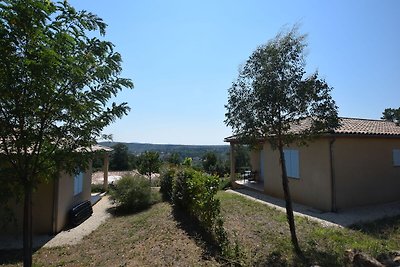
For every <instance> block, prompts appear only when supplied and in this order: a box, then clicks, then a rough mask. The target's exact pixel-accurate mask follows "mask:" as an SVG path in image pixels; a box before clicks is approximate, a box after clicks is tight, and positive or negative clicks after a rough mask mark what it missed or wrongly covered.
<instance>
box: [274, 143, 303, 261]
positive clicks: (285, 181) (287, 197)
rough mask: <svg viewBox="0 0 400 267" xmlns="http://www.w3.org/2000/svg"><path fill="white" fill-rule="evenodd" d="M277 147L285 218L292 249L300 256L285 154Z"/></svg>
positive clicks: (280, 146) (281, 148) (281, 146)
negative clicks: (284, 203)
mask: <svg viewBox="0 0 400 267" xmlns="http://www.w3.org/2000/svg"><path fill="white" fill-rule="evenodd" d="M278 149H279V156H280V161H281V169H282V186H283V192H284V195H285V202H286V217H287V220H288V223H289V228H290V237H291V240H292V244H293V248H294V251H295V252H296V254H297V255H299V256H301V255H303V253H302V251H301V249H300V246H299V242H298V240H297V235H296V226H295V223H294V216H293V207H292V198H291V196H290V191H289V181H288V177H287V172H286V161H285V155H284V153H283V145H279V147H278Z"/></svg>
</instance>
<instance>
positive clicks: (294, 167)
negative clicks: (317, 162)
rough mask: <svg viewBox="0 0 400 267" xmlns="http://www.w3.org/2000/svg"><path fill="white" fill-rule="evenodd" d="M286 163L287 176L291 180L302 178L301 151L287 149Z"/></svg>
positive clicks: (285, 152) (285, 151)
mask: <svg viewBox="0 0 400 267" xmlns="http://www.w3.org/2000/svg"><path fill="white" fill-rule="evenodd" d="M283 152H284V155H285V163H286V172H287V176H288V177H291V178H300V172H299V151H298V150H295V149H285V150H284V151H283Z"/></svg>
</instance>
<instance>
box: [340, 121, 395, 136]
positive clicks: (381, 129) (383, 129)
mask: <svg viewBox="0 0 400 267" xmlns="http://www.w3.org/2000/svg"><path fill="white" fill-rule="evenodd" d="M334 133H337V134H358V135H390V136H397V135H398V136H400V126H398V125H396V123H394V122H390V121H384V120H369V119H355V118H340V126H339V127H338V128H337V129H335V130H334Z"/></svg>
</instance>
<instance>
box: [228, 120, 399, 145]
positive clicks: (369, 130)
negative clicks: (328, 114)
mask: <svg viewBox="0 0 400 267" xmlns="http://www.w3.org/2000/svg"><path fill="white" fill-rule="evenodd" d="M310 123H311V121H310V120H304V121H302V122H300V123H298V124H293V125H292V126H291V129H290V131H291V132H292V133H299V132H301V131H303V130H305V129H307V128H309V127H310V125H311V124H310ZM339 123H340V125H339V127H338V128H336V129H335V130H333V131H332V132H331V134H337V135H349V134H350V135H374V136H376V135H378V136H393V137H399V138H400V126H399V125H397V124H396V123H394V122H390V121H384V120H371V119H357V118H342V117H341V118H339ZM236 139H237V136H230V137H227V138H225V142H230V141H234V140H236Z"/></svg>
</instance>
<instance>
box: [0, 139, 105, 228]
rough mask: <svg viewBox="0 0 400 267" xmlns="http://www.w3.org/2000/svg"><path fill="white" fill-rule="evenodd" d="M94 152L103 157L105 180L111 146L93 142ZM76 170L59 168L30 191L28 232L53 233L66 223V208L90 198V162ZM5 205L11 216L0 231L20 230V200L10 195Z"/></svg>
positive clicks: (21, 210) (69, 208)
mask: <svg viewBox="0 0 400 267" xmlns="http://www.w3.org/2000/svg"><path fill="white" fill-rule="evenodd" d="M91 151H92V152H94V153H95V154H94V155H99V154H100V155H102V156H103V157H104V170H105V171H104V178H105V182H106V183H107V174H108V156H109V155H108V153H109V152H110V151H112V149H111V148H108V147H104V146H99V145H95V146H93V147H92V148H91ZM88 166H89V167H88V168H87V169H86V170H84V171H82V172H80V173H77V174H69V173H67V172H64V171H62V172H60V173H59V174H58V176H57V177H55V178H54V179H51V180H50V181H49V182H48V183H42V184H40V185H39V187H38V189H37V190H36V191H34V193H33V195H32V222H33V223H32V232H33V234H34V235H42V234H49V235H53V234H56V233H58V232H60V231H61V230H63V229H64V228H65V227H66V226H68V224H69V212H70V210H71V208H72V207H74V206H76V205H77V204H79V203H81V202H83V201H87V200H89V201H90V199H91V182H92V164H91V162H90V163H89V165H88ZM8 204H9V208H11V210H12V213H13V215H12V218H11V220H10V221H9V223H8V224H6V225H5V228H3V229H1V230H0V235H5V236H8V235H19V234H22V225H23V201H16V200H15V199H11V200H10V201H9V202H8Z"/></svg>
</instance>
